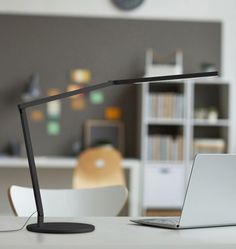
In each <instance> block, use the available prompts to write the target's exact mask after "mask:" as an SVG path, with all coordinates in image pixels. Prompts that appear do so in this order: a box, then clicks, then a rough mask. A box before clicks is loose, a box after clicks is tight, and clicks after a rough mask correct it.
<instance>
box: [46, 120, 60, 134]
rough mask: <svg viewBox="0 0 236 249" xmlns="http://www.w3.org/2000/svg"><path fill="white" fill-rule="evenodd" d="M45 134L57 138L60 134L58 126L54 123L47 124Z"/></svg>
mask: <svg viewBox="0 0 236 249" xmlns="http://www.w3.org/2000/svg"><path fill="white" fill-rule="evenodd" d="M47 133H48V135H50V136H57V135H59V134H60V124H59V122H56V121H49V122H48V124H47Z"/></svg>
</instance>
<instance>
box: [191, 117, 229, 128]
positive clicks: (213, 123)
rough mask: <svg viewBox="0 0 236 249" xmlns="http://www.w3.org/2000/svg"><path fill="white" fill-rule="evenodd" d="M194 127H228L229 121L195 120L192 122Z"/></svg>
mask: <svg viewBox="0 0 236 249" xmlns="http://www.w3.org/2000/svg"><path fill="white" fill-rule="evenodd" d="M191 123H192V125H194V126H213V127H217V126H218V127H221V126H222V127H227V126H229V120H228V119H218V120H215V121H214V120H213V121H211V120H207V119H193V120H192V121H191Z"/></svg>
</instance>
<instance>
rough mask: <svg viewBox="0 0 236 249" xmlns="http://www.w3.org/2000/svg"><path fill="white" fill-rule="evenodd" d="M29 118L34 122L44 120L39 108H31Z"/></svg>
mask: <svg viewBox="0 0 236 249" xmlns="http://www.w3.org/2000/svg"><path fill="white" fill-rule="evenodd" d="M30 119H31V120H32V121H34V122H42V121H43V120H44V113H43V112H42V111H41V110H32V111H31V113H30Z"/></svg>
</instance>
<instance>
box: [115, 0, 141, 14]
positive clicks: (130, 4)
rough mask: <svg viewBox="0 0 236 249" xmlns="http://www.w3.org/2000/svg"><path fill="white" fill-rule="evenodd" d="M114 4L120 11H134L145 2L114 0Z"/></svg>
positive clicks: (138, 0)
mask: <svg viewBox="0 0 236 249" xmlns="http://www.w3.org/2000/svg"><path fill="white" fill-rule="evenodd" d="M112 2H113V4H114V5H115V6H116V7H118V8H119V9H120V10H126V11H129V10H134V9H136V8H138V7H139V6H141V5H142V4H143V2H144V0H112Z"/></svg>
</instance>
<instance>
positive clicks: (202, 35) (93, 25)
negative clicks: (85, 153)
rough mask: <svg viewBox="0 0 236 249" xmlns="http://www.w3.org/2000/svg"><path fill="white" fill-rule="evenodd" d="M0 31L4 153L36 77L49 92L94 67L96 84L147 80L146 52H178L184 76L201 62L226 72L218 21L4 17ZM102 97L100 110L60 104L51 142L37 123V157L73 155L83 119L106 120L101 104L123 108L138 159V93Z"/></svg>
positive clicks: (129, 144) (17, 134)
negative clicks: (23, 92) (77, 109)
mask: <svg viewBox="0 0 236 249" xmlns="http://www.w3.org/2000/svg"><path fill="white" fill-rule="evenodd" d="M0 34H1V39H0V65H1V66H0V77H1V78H0V120H1V131H0V150H3V148H4V147H5V145H6V144H7V142H8V141H9V140H19V141H22V136H21V127H20V120H19V115H18V111H17V108H16V104H17V103H18V102H19V101H20V91H21V90H22V89H23V87H24V84H25V82H26V81H27V79H28V77H29V76H30V75H31V73H32V72H38V73H39V74H40V77H41V84H42V88H43V92H44V94H46V90H47V89H48V88H50V87H57V88H60V89H61V90H65V89H66V86H67V84H68V83H69V81H68V76H67V73H68V72H69V70H70V69H72V68H89V69H90V70H91V71H92V82H93V83H98V82H103V81H107V80H109V79H119V78H127V77H138V76H142V75H143V73H144V57H145V50H146V48H149V47H151V48H154V49H156V50H158V51H159V52H160V53H169V52H172V51H174V50H175V49H176V48H181V49H182V50H183V53H184V70H185V72H196V71H198V70H199V68H200V63H201V62H204V61H207V62H212V63H214V64H216V66H217V67H218V69H220V67H221V24H220V23H205V22H179V21H178V22H174V21H156V20H155V21H152V20H118V19H100V18H99V19H96V18H73V17H46V16H41V17H39V16H15V15H1V16H0ZM104 93H105V100H106V101H105V103H104V104H103V105H101V106H93V105H90V104H89V103H88V104H87V106H86V110H85V111H84V112H82V113H80V112H78V113H74V112H73V111H71V109H70V108H69V106H68V105H69V104H68V103H65V104H63V113H62V120H61V126H62V133H61V135H60V136H57V137H49V136H47V134H46V124H45V123H41V124H34V125H33V126H32V134H33V138H34V141H36V140H37V142H36V143H35V142H34V146H35V150H36V154H40V155H42V154H47V155H54V154H67V153H69V150H70V149H69V148H70V145H71V143H72V141H74V140H76V139H77V138H78V139H82V138H81V136H82V132H81V131H82V124H83V122H84V120H85V119H86V118H103V109H104V106H107V105H118V106H120V107H122V108H123V120H124V122H125V126H126V143H125V144H126V156H135V155H136V153H137V148H138V146H137V139H136V134H137V127H138V126H137V122H136V121H137V101H138V100H137V89H136V87H119V88H109V89H106V90H104ZM75 114H76V115H75ZM70 120H73V122H70Z"/></svg>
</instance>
